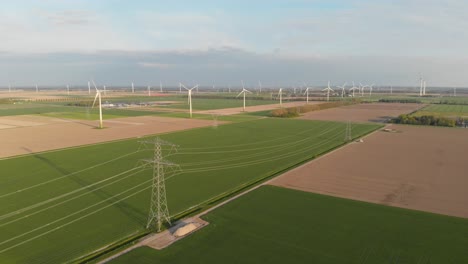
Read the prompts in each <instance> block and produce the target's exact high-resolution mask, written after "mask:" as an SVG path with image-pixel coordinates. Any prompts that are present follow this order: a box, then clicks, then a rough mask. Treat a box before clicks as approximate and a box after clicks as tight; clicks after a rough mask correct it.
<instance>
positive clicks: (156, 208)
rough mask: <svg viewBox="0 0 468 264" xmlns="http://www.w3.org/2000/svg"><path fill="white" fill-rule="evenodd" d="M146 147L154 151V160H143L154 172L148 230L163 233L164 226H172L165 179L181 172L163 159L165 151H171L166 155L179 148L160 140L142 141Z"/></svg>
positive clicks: (174, 165)
mask: <svg viewBox="0 0 468 264" xmlns="http://www.w3.org/2000/svg"><path fill="white" fill-rule="evenodd" d="M140 143H142V144H143V145H145V146H146V147H150V148H151V149H153V152H154V153H153V158H152V159H145V160H142V162H143V165H144V166H149V167H151V168H152V170H153V180H152V189H151V205H150V210H149V215H148V223H147V225H146V228H147V229H152V228H154V227H156V229H157V231H158V232H159V231H161V227H162V225H163V224H164V223H165V222H166V223H168V224H169V225H170V224H171V219H170V215H169V208H168V207H167V198H166V184H165V177H167V176H168V175H170V174H173V173H175V172H176V171H180V167H179V166H178V165H177V164H174V163H172V162H170V161H167V160H165V159H164V158H163V151H166V150H167V151H169V153H168V154H167V155H166V156H168V155H171V154H173V153H174V152H177V146H176V145H174V144H172V143H170V142H167V141H164V140H162V139H160V138H155V139H152V140H146V141H141V142H140Z"/></svg>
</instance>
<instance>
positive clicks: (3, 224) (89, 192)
mask: <svg viewBox="0 0 468 264" xmlns="http://www.w3.org/2000/svg"><path fill="white" fill-rule="evenodd" d="M142 171H143V170H140V171H136V172H134V173H131V174H129V175H127V176H125V177H123V178H121V179H117V180H115V181H112V182H110V183H107V184H105V185H103V186H100V187H98V188H95V189H92V190H90V191H87V192H84V193H82V194H80V195H77V196H74V197H72V198H69V199H67V200H64V201H61V202H59V203H57V204H54V205H51V206H49V207H46V208H43V209H40V210H37V211H34V212H32V213H29V214H27V215H25V216H22V217H20V218H16V219H14V220H11V221H10V222H6V223H2V224H0V227H3V226H6V225H8V224H12V223H14V222H17V221H20V220H22V219H25V218H28V217H30V216H33V215H35V214H38V213H41V212H44V211H46V210H49V209H52V208H55V207H57V206H59V205H62V204H65V203H67V202H70V201H73V200H76V199H78V198H80V197H82V196H84V195H87V194H91V193H94V192H95V191H97V190H99V189H102V188H104V187H107V186H109V185H112V184H115V183H117V182H120V181H123V180H125V179H127V178H129V177H132V176H134V175H135V174H137V173H140V172H142ZM28 209H29V208H28ZM31 209H34V208H31ZM25 211H27V210H22V211H19V210H17V211H16V212H12V213H15V215H16V214H20V213H23V212H25ZM15 215H10V216H11V217H12V216H15ZM5 218H8V217H4V218H2V219H1V220H3V219H5Z"/></svg>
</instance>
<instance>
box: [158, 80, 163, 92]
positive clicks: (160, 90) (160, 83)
mask: <svg viewBox="0 0 468 264" xmlns="http://www.w3.org/2000/svg"><path fill="white" fill-rule="evenodd" d="M159 92H160V93H162V92H163V90H162V82H161V81H159Z"/></svg>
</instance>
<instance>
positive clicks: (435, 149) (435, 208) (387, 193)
mask: <svg viewBox="0 0 468 264" xmlns="http://www.w3.org/2000/svg"><path fill="white" fill-rule="evenodd" d="M388 127H389V128H393V129H395V130H396V131H397V132H395V133H391V132H383V131H377V132H375V133H373V134H371V135H369V136H368V137H366V138H365V139H364V142H363V143H353V144H349V145H347V146H345V147H343V148H341V149H339V150H338V151H335V152H333V153H330V154H329V155H326V156H324V157H322V158H320V159H317V160H314V161H312V162H309V163H307V164H305V165H303V166H301V167H298V168H296V169H294V170H291V171H289V172H287V173H285V174H284V175H282V176H280V177H278V178H276V179H275V180H273V181H272V184H275V185H278V186H284V187H288V188H294V189H299V190H304V191H310V192H316V193H322V194H327V195H334V196H339V197H344V198H350V199H356V200H362V201H369V202H374V203H378V204H384V205H391V206H398V207H403V208H410V209H415V210H422V211H427V212H433V213H439V214H446V215H452V216H458V217H464V218H468V194H467V192H466V186H468V174H467V173H466V166H467V162H468V159H467V152H466V151H467V149H468V140H467V138H468V130H467V129H455V128H442V127H420V126H404V125H391V126H388Z"/></svg>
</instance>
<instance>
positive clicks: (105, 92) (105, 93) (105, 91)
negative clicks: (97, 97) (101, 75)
mask: <svg viewBox="0 0 468 264" xmlns="http://www.w3.org/2000/svg"><path fill="white" fill-rule="evenodd" d="M102 87H103V88H104V95H107V90H106V86H105V85H103V86H102Z"/></svg>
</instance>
